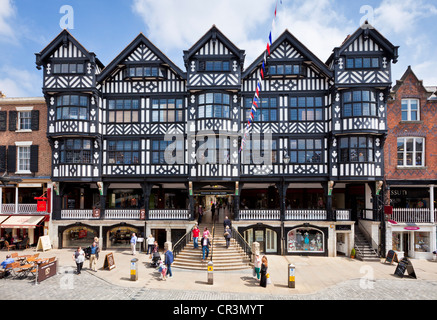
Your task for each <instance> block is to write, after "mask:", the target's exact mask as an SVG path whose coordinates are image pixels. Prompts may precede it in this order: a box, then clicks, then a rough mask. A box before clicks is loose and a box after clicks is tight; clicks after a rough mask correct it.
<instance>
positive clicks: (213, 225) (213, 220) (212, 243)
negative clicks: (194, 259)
mask: <svg viewBox="0 0 437 320" xmlns="http://www.w3.org/2000/svg"><path fill="white" fill-rule="evenodd" d="M211 217H212V240H211V254H210V261H211V262H212V256H213V255H214V236H215V219H214V216H213V215H211Z"/></svg>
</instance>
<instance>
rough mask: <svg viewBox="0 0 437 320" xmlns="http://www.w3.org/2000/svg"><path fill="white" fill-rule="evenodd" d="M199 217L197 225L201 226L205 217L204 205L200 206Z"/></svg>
mask: <svg viewBox="0 0 437 320" xmlns="http://www.w3.org/2000/svg"><path fill="white" fill-rule="evenodd" d="M198 210H199V212H198V213H199V216H198V217H197V224H198V225H199V226H200V223H201V222H202V217H203V208H202V205H201V204H199V209H198Z"/></svg>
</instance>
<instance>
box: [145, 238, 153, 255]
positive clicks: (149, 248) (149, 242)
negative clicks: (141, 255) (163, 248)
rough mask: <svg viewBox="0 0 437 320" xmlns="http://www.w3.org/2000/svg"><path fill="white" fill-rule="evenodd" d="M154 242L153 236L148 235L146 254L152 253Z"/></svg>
mask: <svg viewBox="0 0 437 320" xmlns="http://www.w3.org/2000/svg"><path fill="white" fill-rule="evenodd" d="M154 243H155V238H154V237H153V236H152V235H149V237H148V238H147V254H149V255H151V254H152V251H153V245H154Z"/></svg>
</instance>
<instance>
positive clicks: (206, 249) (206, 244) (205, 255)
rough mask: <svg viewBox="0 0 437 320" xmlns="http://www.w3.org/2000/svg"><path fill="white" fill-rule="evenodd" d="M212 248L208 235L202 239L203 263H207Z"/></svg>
mask: <svg viewBox="0 0 437 320" xmlns="http://www.w3.org/2000/svg"><path fill="white" fill-rule="evenodd" d="M210 246H211V242H210V241H209V238H208V235H204V236H203V238H202V262H205V259H208V255H209V247H210Z"/></svg>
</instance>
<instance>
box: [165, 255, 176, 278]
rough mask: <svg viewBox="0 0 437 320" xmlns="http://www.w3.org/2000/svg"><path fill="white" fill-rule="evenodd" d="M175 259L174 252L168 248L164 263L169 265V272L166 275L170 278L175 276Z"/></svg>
mask: <svg viewBox="0 0 437 320" xmlns="http://www.w3.org/2000/svg"><path fill="white" fill-rule="evenodd" d="M173 260H174V258H173V252H171V251H170V250H168V248H167V249H166V251H165V253H164V264H165V265H166V266H167V274H166V276H167V277H168V278H173V274H172V272H171V264H172V263H173Z"/></svg>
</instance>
